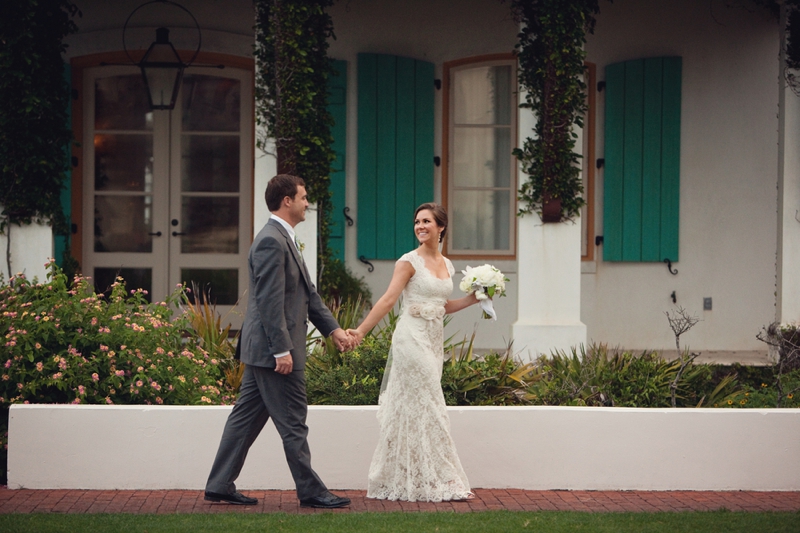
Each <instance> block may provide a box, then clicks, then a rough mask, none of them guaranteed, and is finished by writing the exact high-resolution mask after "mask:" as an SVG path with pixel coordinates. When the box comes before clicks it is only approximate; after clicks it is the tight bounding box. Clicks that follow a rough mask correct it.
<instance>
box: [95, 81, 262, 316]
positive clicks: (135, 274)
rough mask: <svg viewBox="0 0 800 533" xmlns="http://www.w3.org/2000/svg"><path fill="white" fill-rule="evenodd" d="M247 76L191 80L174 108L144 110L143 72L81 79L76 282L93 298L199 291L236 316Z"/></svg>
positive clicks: (246, 168) (248, 161) (241, 271)
mask: <svg viewBox="0 0 800 533" xmlns="http://www.w3.org/2000/svg"><path fill="white" fill-rule="evenodd" d="M251 76H252V74H251V73H250V72H248V71H245V70H238V69H227V68H226V69H224V70H219V71H218V70H213V71H212V70H210V69H187V72H186V74H185V75H184V79H183V84H182V86H181V91H180V95H179V99H178V103H177V104H176V106H175V109H174V110H172V111H151V110H150V109H149V106H148V104H147V94H146V92H145V87H144V83H143V81H142V76H141V74H140V73H139V71H138V69H131V68H129V67H116V66H110V67H98V68H94V69H87V70H86V71H85V79H84V87H85V88H86V93H87V94H86V95H85V101H84V117H83V124H84V136H83V137H84V138H83V147H84V182H83V206H84V208H83V231H84V235H83V243H84V244H83V248H84V249H83V271H84V273H85V274H87V275H90V276H92V277H93V279H94V282H95V286H96V288H97V290H98V291H106V290H107V289H108V287H109V286H110V285H111V284H112V283H113V282H114V280H115V278H116V277H117V276H121V277H122V278H124V279H125V282H126V284H127V287H128V289H134V288H142V289H144V290H146V291H148V296H149V299H151V300H152V301H160V300H163V299H164V298H165V297H166V296H167V295H168V294H169V293H170V292H171V291H172V290H173V289H174V288H175V286H176V285H178V284H180V283H187V284H190V286H191V284H192V283H194V284H196V285H197V286H198V287H200V288H202V289H203V290H206V291H208V292H209V293H210V296H211V299H212V301H214V302H216V304H217V308H218V310H219V311H220V312H222V313H223V314H226V313H227V312H228V311H231V310H233V308H234V306H235V304H236V303H237V302H238V301H239V299H240V297H241V296H242V294H243V292H244V290H245V289H246V288H247V251H248V249H249V245H250V236H251V229H250V226H251V220H252V216H251V206H252V199H251V190H252V187H251V183H252V176H251V172H252V161H253V159H252V158H253V155H252V146H253V139H252V131H253V123H252V116H253V109H252V105H253V104H252V103H253V95H252V81H251ZM226 319H227V320H230V321H231V322H232V323H233V324H234V327H239V325H240V324H241V322H242V316H241V313H236V312H234V313H229V314H228V316H227V317H226Z"/></svg>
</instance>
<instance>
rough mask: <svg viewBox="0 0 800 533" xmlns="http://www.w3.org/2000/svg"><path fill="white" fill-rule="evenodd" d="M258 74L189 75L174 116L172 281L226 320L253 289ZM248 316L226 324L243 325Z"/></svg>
mask: <svg viewBox="0 0 800 533" xmlns="http://www.w3.org/2000/svg"><path fill="white" fill-rule="evenodd" d="M250 87H251V82H250V73H248V72H244V71H237V70H235V69H230V70H228V69H226V70H225V72H224V75H214V76H209V75H206V74H194V73H191V72H189V73H187V74H186V76H185V77H184V82H183V88H182V89H181V95H180V105H179V106H176V109H175V110H174V111H173V114H172V121H171V124H172V126H171V127H172V134H171V136H172V137H171V138H172V144H173V146H174V147H175V148H177V149H173V153H172V157H171V160H172V169H171V173H172V176H173V179H172V182H171V189H170V190H171V193H170V212H171V218H172V221H171V224H172V225H173V226H172V228H171V233H170V273H171V274H170V276H171V278H172V281H174V282H175V283H187V284H189V285H191V284H192V283H194V284H196V285H197V286H198V287H199V288H201V289H202V290H204V291H205V292H207V293H208V294H210V297H211V301H212V302H213V303H216V304H217V306H218V309H219V310H220V312H222V313H223V314H224V313H225V312H226V310H230V309H232V308H233V306H234V305H235V304H236V302H237V301H238V300H239V298H240V297H241V295H242V294H243V292H244V290H245V289H246V288H247V252H248V249H249V245H250V238H251V231H250V224H251V215H250V210H251V202H252V200H251V198H250V194H249V191H250V185H249V176H250V167H251V166H252V148H251V147H252V144H253V141H252V134H251V131H252V119H251V118H250V117H251V116H252V90H251V89H250ZM242 318H243V313H231V314H229V315H228V316H226V318H225V320H230V321H231V322H232V323H234V327H235V328H238V327H240V325H241V322H242Z"/></svg>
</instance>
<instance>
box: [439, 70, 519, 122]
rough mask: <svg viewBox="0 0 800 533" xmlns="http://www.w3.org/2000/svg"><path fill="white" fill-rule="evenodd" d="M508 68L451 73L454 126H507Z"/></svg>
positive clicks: (509, 90) (509, 114)
mask: <svg viewBox="0 0 800 533" xmlns="http://www.w3.org/2000/svg"><path fill="white" fill-rule="evenodd" d="M511 93H512V87H511V66H510V65H500V66H493V67H476V68H471V69H464V70H457V71H456V72H455V73H454V74H453V107H454V120H455V123H456V124H504V125H510V124H511V97H512V95H511Z"/></svg>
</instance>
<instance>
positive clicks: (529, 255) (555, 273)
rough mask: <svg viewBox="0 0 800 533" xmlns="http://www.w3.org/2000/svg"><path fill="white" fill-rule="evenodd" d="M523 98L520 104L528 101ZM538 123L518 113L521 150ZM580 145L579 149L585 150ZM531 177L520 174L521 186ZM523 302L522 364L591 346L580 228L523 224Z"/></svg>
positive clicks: (518, 325)
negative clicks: (585, 315)
mask: <svg viewBox="0 0 800 533" xmlns="http://www.w3.org/2000/svg"><path fill="white" fill-rule="evenodd" d="M524 96H525V95H524V93H521V94H520V101H522V99H523V98H524ZM535 123H536V117H535V116H534V115H533V113H531V112H530V111H529V110H527V109H520V110H519V121H518V124H519V145H520V146H521V145H522V144H523V142H524V140H525V139H526V138H527V137H530V136H532V135H533V127H534V125H535ZM581 145H582V144H581V143H577V146H581ZM526 179H527V175H526V174H525V173H523V172H522V170H521V169H520V171H519V182H520V183H523V182H524V181H525V180H526ZM517 220H518V223H517V238H518V239H519V245H518V256H517V261H518V269H519V285H518V287H517V290H518V291H519V297H518V299H517V301H518V303H517V321H516V322H515V323H514V324H512V326H511V338H512V339H514V349H515V351H517V352H518V353H519V354H520V356H521V357H522V359H523V360H527V359H534V358H535V357H537V356H538V355H539V354H546V355H549V354H550V353H551V351H553V350H565V351H569V350H570V348H571V347H573V346H579V345H581V344H585V343H586V325H585V324H583V323H582V322H581V225H580V221H579V220H578V219H576V221H575V223H573V222H560V223H549V224H543V223H542V221H541V219H540V218H539V215H537V214H535V213H534V214H531V215H525V216H524V217H522V218H518V219H517Z"/></svg>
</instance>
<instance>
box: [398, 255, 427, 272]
mask: <svg viewBox="0 0 800 533" xmlns="http://www.w3.org/2000/svg"><path fill="white" fill-rule="evenodd" d="M397 261H398V262H400V261H405V262H407V263H411V266H412V267H414V271H415V273H416V272H419V271H420V270H421V269H422V268H423V267H424V266H425V262H424V260H423V259H422V258H421V257H420V256H418V255H417V254H416V252H415V251H413V250H412V251H410V252H408V253H405V254H403V255H402V256H400V259H398V260H397Z"/></svg>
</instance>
